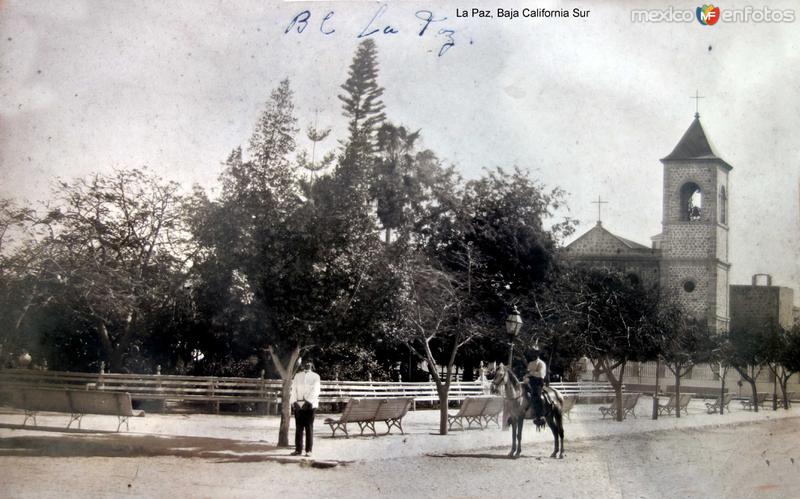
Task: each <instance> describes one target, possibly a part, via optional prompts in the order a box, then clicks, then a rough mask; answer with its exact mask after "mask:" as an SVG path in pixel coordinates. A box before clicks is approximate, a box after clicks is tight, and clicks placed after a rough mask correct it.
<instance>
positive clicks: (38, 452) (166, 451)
mask: <svg viewBox="0 0 800 499" xmlns="http://www.w3.org/2000/svg"><path fill="white" fill-rule="evenodd" d="M41 429H42V430H44V431H47V430H51V431H52V429H48V428H41ZM63 430H64V429H63V428H62V429H60V431H59V433H58V434H54V435H21V436H18V437H14V436H12V437H7V438H0V456H29V457H36V456H41V457H150V456H173V457H186V458H198V457H199V458H206V459H219V460H220V462H226V463H252V462H263V461H273V462H279V463H299V462H301V461H302V460H300V459H296V458H291V457H288V456H286V450H285V449H279V448H278V447H276V446H275V445H272V444H267V443H263V442H244V441H240V440H230V439H224V438H207V437H190V436H158V435H131V434H121V433H108V432H95V431H87V430H77V431H74V430H73V431H72V432H68V433H67V432H63ZM76 433H77V434H76ZM306 461H307V460H306ZM311 465H313V462H312V463H311Z"/></svg>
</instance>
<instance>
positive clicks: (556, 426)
mask: <svg viewBox="0 0 800 499" xmlns="http://www.w3.org/2000/svg"><path fill="white" fill-rule="evenodd" d="M547 425H548V426H549V427H550V431H552V432H553V446H554V449H553V453H552V454H550V457H553V458H554V457H556V456H558V458H559V459H563V458H564V418H563V416H562V414H561V413H560V412H555V413H552V414H549V415H548V417H547ZM559 440H560V443H561V445H559ZM559 450H560V451H561V452H560V453H559Z"/></svg>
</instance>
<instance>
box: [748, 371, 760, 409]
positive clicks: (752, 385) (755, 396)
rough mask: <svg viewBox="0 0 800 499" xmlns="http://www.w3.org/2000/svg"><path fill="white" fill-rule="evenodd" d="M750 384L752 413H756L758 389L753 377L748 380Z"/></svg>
mask: <svg viewBox="0 0 800 499" xmlns="http://www.w3.org/2000/svg"><path fill="white" fill-rule="evenodd" d="M748 383H750V389H751V390H752V392H753V411H754V412H758V389H757V388H756V378H755V376H753V377H752V378H750V380H748Z"/></svg>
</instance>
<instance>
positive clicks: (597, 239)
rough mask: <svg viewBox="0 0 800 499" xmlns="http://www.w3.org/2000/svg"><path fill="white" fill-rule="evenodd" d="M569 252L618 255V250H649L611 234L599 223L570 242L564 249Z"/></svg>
mask: <svg viewBox="0 0 800 499" xmlns="http://www.w3.org/2000/svg"><path fill="white" fill-rule="evenodd" d="M566 249H567V251H569V252H573V251H574V252H577V253H580V254H603V253H609V254H611V253H614V254H618V253H619V251H618V250H624V251H625V252H634V253H638V252H641V251H646V252H650V251H651V248H649V247H648V246H645V245H644V244H639V243H637V242H635V241H631V240H630V239H625V238H624V237H620V236H618V235H616V234H613V233H611V232H610V231H608V230H607V229H606V228H605V227H603V224H601V223H600V222H597V225H595V226H594V227H592V228H591V229H589V230H588V231H586V232H585V233H584V234H583V235H582V236H580V237H579V238H578V239H576V240H574V241H572V242H571V243H570V244H568V245H567V247H566Z"/></svg>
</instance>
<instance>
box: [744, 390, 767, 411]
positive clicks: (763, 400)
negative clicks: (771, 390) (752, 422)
mask: <svg viewBox="0 0 800 499" xmlns="http://www.w3.org/2000/svg"><path fill="white" fill-rule="evenodd" d="M768 395H769V394H767V393H757V394H756V404H758V406H759V407H760V408H762V409H763V408H764V406H765V405H766V404H767V396H768ZM740 402H741V403H742V409H745V410H748V411H752V410H753V399H752V398H746V399H742V400H740Z"/></svg>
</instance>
